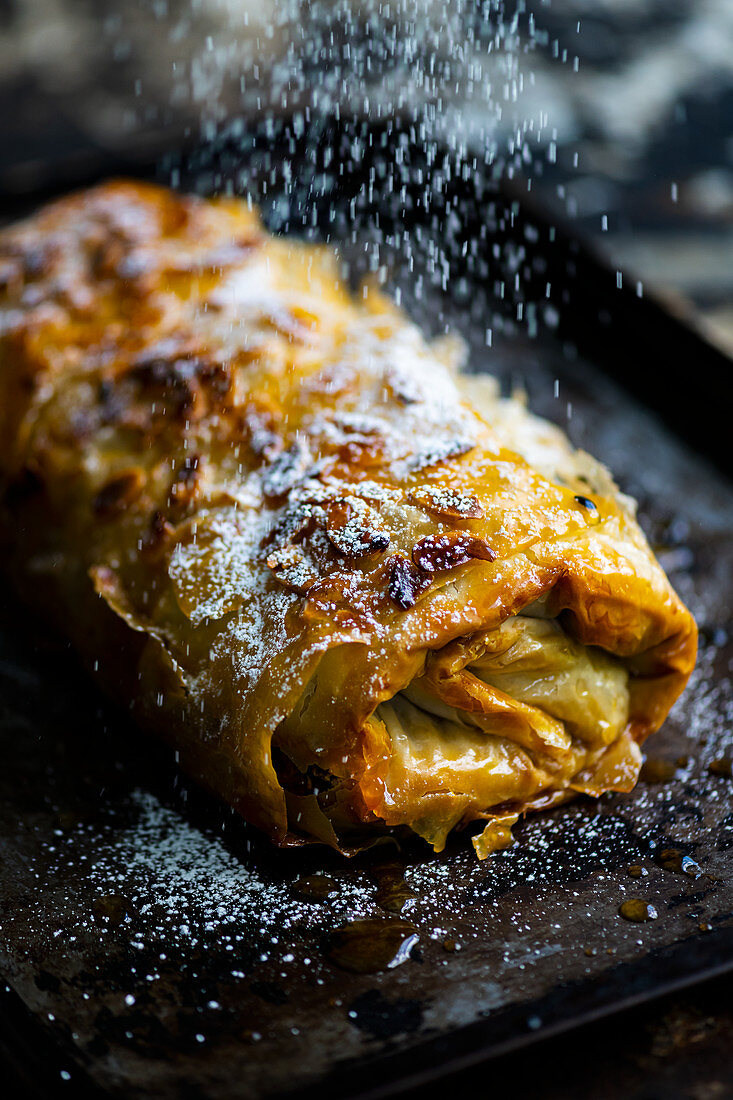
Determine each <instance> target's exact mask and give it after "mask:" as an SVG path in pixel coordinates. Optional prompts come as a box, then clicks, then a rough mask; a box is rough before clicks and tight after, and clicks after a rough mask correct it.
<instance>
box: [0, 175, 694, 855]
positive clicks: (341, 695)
mask: <svg viewBox="0 0 733 1100" xmlns="http://www.w3.org/2000/svg"><path fill="white" fill-rule="evenodd" d="M460 357H461V349H460V345H459V343H458V342H457V341H451V340H439V341H435V342H432V343H430V342H428V341H427V340H426V339H425V338H424V337H423V336H422V335H421V333H420V331H419V330H418V329H417V328H416V327H415V326H414V325H413V324H411V323H410V322H409V321H408V320H407V318H406V317H405V316H404V315H403V313H401V312H400V310H399V309H397V308H396V307H395V306H394V305H393V304H391V303H390V302H389V301H388V300H387V299H386V298H385V297H383V296H382V295H381V294H380V293H379V292H377V291H375V290H371V289H367V288H365V289H364V290H363V291H360V292H359V293H358V294H357V295H356V296H352V295H351V294H350V293H349V291H348V289H347V287H346V286H345V285H344V284H343V281H342V280H341V278H340V276H339V271H338V267H337V265H336V262H335V259H334V256H333V255H332V254H331V253H330V252H329V251H327V250H324V249H321V248H316V247H313V246H311V245H305V244H299V243H294V242H293V241H291V240H283V239H278V238H275V237H272V236H270V235H268V234H267V233H266V232H265V231H264V230H263V228H262V227H261V225H260V222H259V220H258V218H257V216H256V214H255V213H253V212H252V210H251V209H250V208H249V207H248V205H247V203H246V202H244V201H239V200H231V199H225V200H214V201H204V200H201V199H198V198H192V197H186V196H181V195H177V194H174V193H173V192H171V191H168V190H166V189H164V188H158V187H153V186H145V185H140V184H135V183H125V182H121V183H110V184H107V185H105V186H101V187H98V188H96V189H94V190H91V191H87V192H84V193H82V194H78V195H75V196H72V197H70V198H67V199H64V200H62V201H60V202H56V203H54V204H52V205H51V206H48V207H47V208H46V209H44V210H42V211H41V212H40V213H39V214H38V215H37V216H35V217H33V218H31V219H30V220H29V221H26V222H24V223H22V224H20V225H17V226H14V227H12V228H10V229H8V230H5V231H4V232H3V233H2V234H1V235H0V477H1V479H2V486H1V489H0V492H1V494H2V516H1V531H2V545H3V560H4V561H5V563H6V565H7V571H8V574H9V576H10V578H11V580H12V583H13V585H14V586H15V588H16V590H17V591H18V592H19V594H20V596H21V598H23V599H25V600H26V601H29V602H30V603H32V604H33V606H34V607H35V608H39V609H41V610H42V611H43V613H44V614H46V615H47V616H50V617H51V618H52V619H53V620H54V621H55V623H56V624H57V626H60V627H61V629H62V630H63V631H65V632H66V634H67V635H68V636H69V638H70V639H71V641H72V642H73V644H74V645H75V646H76V647H77V649H78V650H79V652H80V653H81V654H82V656H83V657H84V659H85V661H86V663H87V664H88V665H89V666H90V667H92V668H94V669H95V670H97V672H98V674H99V676H100V677H101V678H102V679H103V681H104V683H105V684H106V686H107V688H108V689H109V690H111V691H112V692H113V693H114V694H115V696H116V697H117V699H119V700H121V701H122V702H123V703H124V704H125V705H128V706H129V707H130V709H131V710H132V712H133V713H134V715H135V716H136V718H137V720H138V721H139V723H140V724H141V725H142V726H143V727H145V728H148V729H151V730H154V731H156V732H157V733H158V734H160V735H161V736H162V737H163V738H165V739H166V741H168V742H169V743H170V744H171V745H172V746H173V747H174V748H175V749H176V750H177V753H178V754H179V759H180V762H181V766H182V767H183V768H184V769H185V770H186V771H187V772H189V773H190V774H191V775H192V776H194V777H195V778H196V779H197V780H199V781H200V782H201V783H203V784H204V785H205V786H206V787H208V788H209V789H210V790H211V791H213V792H215V793H216V794H217V795H219V796H220V797H221V798H222V799H224V800H226V801H227V802H228V803H230V804H231V805H232V806H234V807H235V808H236V809H237V810H238V811H239V812H240V813H241V814H242V816H243V817H244V818H246V819H247V820H248V821H249V822H251V823H253V824H254V825H256V826H258V827H259V828H260V829H263V830H264V831H265V832H266V833H267V834H269V836H270V837H271V838H272V839H273V840H274V841H275V842H276V843H278V844H281V845H286V844H296V843H302V842H304V841H306V840H311V841H312V840H319V841H322V842H325V843H327V844H330V845H332V846H334V847H338V848H340V849H342V850H345V851H349V850H353V849H356V848H358V847H360V846H363V845H364V844H366V843H369V842H370V841H371V840H372V839H373V838H374V837H377V836H379V835H384V834H385V833H390V832H392V833H398V834H400V833H402V834H405V833H408V832H409V831H410V830H411V831H412V833H417V834H418V835H419V836H421V837H423V838H424V839H425V840H426V841H428V843H429V844H431V845H432V846H433V847H434V848H435V850H436V851H439V850H441V849H442V848H443V846H444V845H445V842H446V837H447V835H448V834H449V833H450V831H451V830H452V829H454V828H456V827H461V826H465V825H467V824H468V823H470V822H475V821H480V822H483V823H484V827H483V831H482V832H479V833H478V834H477V835H476V836H475V837H474V844H475V847H476V850H477V851H478V853H479V855H485V854H486V853H487V852H489V851H491V850H492V849H494V848H497V847H501V846H503V845H505V844H507V843H508V842H509V840H510V836H511V834H510V827H511V825H512V823H513V822H514V821H515V820H516V819H517V816H518V815H519V814H521V813H524V812H525V811H527V810H530V809H539V808H541V807H546V806H551V805H554V804H556V803H558V802H561V801H563V800H565V799H567V798H569V797H572V796H573V795H574V794H575V793H576V792H585V793H588V794H592V795H600V794H601V793H602V792H604V791H628V790H629V789H630V788H631V787H632V786H633V785H634V783H635V781H636V778H637V773H638V770H639V763H640V750H639V745H640V744H641V743H642V741H643V740H644V738H646V737H647V736H648V735H649V734H650V733H653V732H654V731H655V730H656V729H658V728H659V726H660V725H661V724H662V722H663V721H664V718H665V716H666V714H667V712H668V711H669V708H670V707H671V705H672V703H673V702H674V700H675V699H676V698H677V696H678V695H679V693H680V691H681V690H682V688H683V687H684V685H685V682H686V680H687V678H688V676H689V674H690V671H691V669H692V666H693V663H694V660H695V651H696V630H695V624H694V622H693V620H692V617H691V616H690V614H689V612H688V611H687V610H686V608H685V607H684V606H683V604H682V603H681V602H680V600H679V598H678V597H677V595H676V594H675V592H674V591H673V589H672V588H671V586H670V584H669V582H668V580H667V578H666V577H665V575H664V573H663V572H662V570H661V568H660V567H659V565H658V564H657V562H656V561H655V559H654V556H653V554H652V553H651V550H650V549H649V546H648V545H647V542H646V541H645V539H644V536H643V534H642V533H641V531H640V529H639V527H638V525H637V523H636V521H635V519H634V506H633V502H632V501H631V500H629V499H628V498H627V497H624V496H623V495H622V494H621V493H620V492H619V491H618V489H617V488H616V486H615V485H614V483H613V481H612V480H611V477H610V476H609V474H608V473H607V472H606V470H605V469H604V468H603V467H602V466H601V465H599V463H597V462H595V461H594V460H593V459H592V458H590V457H589V456H588V455H587V454H584V453H582V452H580V451H576V450H574V449H573V448H572V447H571V446H570V444H569V443H568V441H567V440H566V438H565V437H564V435H563V434H562V433H561V432H560V431H559V430H558V429H556V428H554V427H552V426H551V425H549V424H547V423H545V422H544V421H541V420H539V419H537V418H535V417H533V416H532V415H531V414H530V413H528V412H527V411H526V409H525V408H524V407H523V406H522V405H521V403H519V402H518V401H515V400H506V399H502V398H500V396H499V395H498V393H497V390H496V387H495V385H494V383H493V382H492V381H491V380H490V379H487V378H476V377H471V376H470V375H463V374H461V372H460V370H459V364H458V360H459V359H460Z"/></svg>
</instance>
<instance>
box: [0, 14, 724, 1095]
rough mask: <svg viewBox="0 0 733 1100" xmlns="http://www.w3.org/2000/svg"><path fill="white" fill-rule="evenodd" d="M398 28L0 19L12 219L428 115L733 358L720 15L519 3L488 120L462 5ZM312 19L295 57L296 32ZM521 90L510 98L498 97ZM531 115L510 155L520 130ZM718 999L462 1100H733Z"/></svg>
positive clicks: (166, 17)
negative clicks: (523, 185) (317, 112)
mask: <svg viewBox="0 0 733 1100" xmlns="http://www.w3.org/2000/svg"><path fill="white" fill-rule="evenodd" d="M449 6H450V5H449ZM408 7H409V6H408V5H406V4H399V3H398V4H397V5H396V8H395V10H396V11H397V14H396V16H395V17H394V20H393V22H394V24H395V26H396V29H397V31H398V39H399V40H400V42H401V43H402V46H401V47H400V48H397V49H396V50H395V51H394V52H393V53H388V54H386V55H385V54H384V52H383V51H380V49H379V48H378V45H375V42H377V43H378V41H379V34H374V33H372V34H369V33H367V29H368V27H369V18H368V17H369V10H370V9H369V5H367V4H359V3H353V4H352V5H350V12H349V13H348V14H345V5H343V4H341V5H339V4H327V3H326V4H322V5H321V6H320V9H319V10H318V12H316V13H315V14H314V13H313V12H312V11H310V10H309V9H308V6H306V5H303V6H302V8H301V9H300V19H299V17H298V11H299V5H297V4H295V3H292V4H277V5H275V4H272V3H268V0H259V2H257V0H242V2H240V3H237V2H235V0H228V2H225V0H203V2H200V3H198V4H196V5H193V4H191V3H182V2H176V0H171V2H168V3H164V2H162V0H160V2H157V3H156V0H146V2H129V3H124V4H113V3H103V2H98V0H0V195H1V196H3V198H4V201H5V204H6V210H10V209H12V208H13V207H14V206H15V205H17V203H18V202H19V200H24V199H26V198H28V199H31V200H32V199H33V196H35V195H36V194H40V193H48V192H52V191H55V190H57V189H63V188H64V187H66V186H71V185H76V184H82V183H85V182H86V181H87V180H89V179H92V178H95V177H96V176H98V175H99V174H100V172H104V171H106V170H108V169H109V170H111V171H125V172H131V173H134V172H135V171H137V170H141V169H143V168H144V169H145V170H146V171H148V170H149V169H150V167H151V165H152V164H154V163H155V162H156V161H157V160H158V158H159V156H160V155H161V154H162V153H164V152H169V151H171V150H175V149H177V148H181V147H184V146H185V147H187V148H195V147H196V146H197V145H200V144H202V143H203V144H205V143H206V141H207V140H208V139H209V138H210V137H211V136H212V134H214V133H215V132H217V131H220V130H221V129H222V128H226V127H227V126H231V124H232V122H233V121H234V120H237V119H244V120H250V119H252V118H253V117H262V116H263V115H264V114H265V113H267V111H270V112H271V113H273V114H275V115H278V114H279V113H280V112H283V111H285V110H287V109H291V108H292V107H293V106H295V107H296V108H298V109H299V108H301V107H302V105H303V104H304V103H306V104H307V103H308V102H312V93H313V90H314V88H315V89H322V88H323V87H327V88H328V89H329V94H331V95H332V100H331V103H333V102H334V101H338V102H339V103H340V104H341V106H342V109H344V110H347V111H353V112H354V113H355V114H360V113H362V112H363V110H364V98H365V97H367V98H369V97H371V102H372V104H375V103H376V104H377V109H378V110H379V111H380V112H381V114H382V116H383V117H384V116H385V115H387V116H388V115H389V113H390V111H391V110H394V111H395V113H400V114H401V115H403V116H404V115H405V113H407V114H408V115H410V113H412V114H413V115H414V116H415V117H416V118H417V119H419V120H422V121H423V122H426V124H427V137H428V140H433V139H435V140H438V139H442V138H444V137H445V130H444V129H441V127H440V123H439V120H437V121H436V119H435V113H434V112H433V114H431V112H430V108H431V107H434V106H435V105H436V104H437V103H439V102H440V104H442V106H443V107H446V106H448V107H449V110H448V111H447V112H446V113H447V114H448V113H450V111H453V112H454V115H452V116H451V117H455V118H457V119H459V121H461V120H462V121H463V122H464V123H465V133H463V134H461V140H462V141H463V142H464V144H465V149H466V153H465V159H466V162H467V163H470V161H471V156H472V155H474V154H476V153H479V154H480V153H481V152H482V151H485V150H486V149H487V148H491V150H492V156H493V158H494V161H495V164H496V165H497V168H498V170H501V171H503V172H505V173H507V174H509V175H513V176H514V177H515V179H516V177H517V176H521V178H522V179H523V180H524V179H531V181H532V190H533V193H534V196H535V198H538V199H539V201H540V202H541V203H543V204H544V205H545V206H546V207H548V208H550V209H552V210H556V211H557V212H558V214H560V215H562V216H563V217H564V218H569V219H570V220H571V221H572V223H573V225H574V227H575V229H576V231H577V232H578V233H579V234H582V235H583V236H586V237H589V238H590V239H591V240H592V241H593V242H594V243H595V245H596V246H597V247H598V248H600V249H601V251H602V252H603V254H604V255H606V256H607V257H608V259H609V263H610V264H611V265H612V266H615V267H617V268H619V269H621V270H623V272H624V278H626V279H632V280H639V281H640V282H641V283H642V286H643V288H644V290H647V289H653V290H654V291H655V293H656V294H657V295H659V296H662V297H663V298H664V300H666V301H667V302H668V303H669V304H670V305H671V306H673V307H674V308H675V309H676V308H686V307H687V304H692V306H693V307H694V309H695V310H696V312H697V315H698V317H699V318H700V319H701V321H702V324H703V325H704V326H705V330H706V331H707V332H708V334H709V335H710V338H711V339H712V340H714V341H716V342H717V343H718V344H719V345H720V346H721V347H724V348H727V349H729V350H733V3H731V2H730V0H636V2H629V0H552V2H551V3H549V4H548V3H542V2H540V0H534V2H531V3H529V4H528V5H527V8H528V11H527V12H525V13H524V14H523V15H522V16H521V18H520V20H519V24H518V27H517V30H516V32H514V31H508V32H507V37H505V39H504V42H505V46H504V47H503V48H502V49H500V50H499V51H498V53H497V54H496V55H495V57H494V59H492V60H491V62H490V64H487V72H489V74H490V76H491V79H492V81H493V84H494V87H495V89H496V90H497V91H496V95H497V96H498V98H499V100H500V101H501V104H502V111H501V117H499V116H498V112H496V111H495V110H493V109H492V107H491V106H490V105H488V104H486V103H484V102H483V100H482V99H481V96H480V95H477V94H476V92H475V90H474V89H473V88H472V84H471V78H470V72H469V70H470V65H471V58H472V57H473V56H475V54H476V53H477V52H480V51H479V47H480V45H481V42H482V41H485V40H486V39H487V38H488V37H490V34H489V28H488V24H487V22H486V21H482V20H481V19H480V18H479V17H478V16H477V14H476V11H477V9H476V8H475V6H472V5H465V4H464V5H461V4H459V3H456V4H453V5H452V10H450V11H448V12H446V6H445V5H443V4H434V5H432V6H430V7H431V8H432V10H431V11H429V12H428V14H427V16H426V18H425V21H424V24H423V25H421V28H420V33H418V34H416V35H415V36H414V37H413V39H412V40H411V43H412V45H411V49H410V51H407V52H406V51H405V49H404V43H405V42H406V41H407V38H408V31H409V30H410V29H411V27H412V23H411V21H410V20H411V12H410V11H409V10H408ZM509 9H510V5H509V4H507V5H505V10H504V17H505V25H506V24H507V23H510V16H511V11H510V10H509ZM500 14H501V13H500V12H499V10H498V7H497V9H496V10H495V11H494V12H493V14H492V15H491V19H490V20H489V21H488V22H489V23H491V25H492V26H493V25H496V24H497V22H499V21H500ZM245 16H247V22H246V23H245ZM530 17H532V18H530ZM308 20H311V21H312V26H311V30H312V35H311V37H310V42H311V45H310V46H304V45H303V40H304V38H303V35H302V34H300V33H297V34H296V29H300V26H301V25H302V26H306V27H307V26H308ZM379 30H380V32H384V27H383V26H380V28H379ZM332 32H335V33H334V40H335V42H336V44H337V46H338V47H339V48H338V49H335V48H334V49H332V52H331V53H330V54H329V53H328V51H326V54H325V55H321V54H320V53H319V54H318V56H314V52H313V47H312V42H313V41H316V42H319V43H322V42H323V41H324V40H326V39H328V40H329V41H330V36H331V33H332ZM482 36H483V37H482ZM305 39H306V40H308V35H306V36H305ZM345 43H349V44H350V45H351V46H352V47H353V53H352V54H351V56H349V55H348V54H345V53H344V50H343V46H344V44H345ZM456 43H457V46H456ZM508 44H510V46H509V45H508ZM293 45H294V46H295V52H294V53H293V52H292V50H291V49H290V47H292V46H293ZM510 47H511V48H510ZM329 49H331V47H329ZM435 58H437V59H438V61H439V62H440V63H445V64H446V65H448V66H449V68H450V76H448V75H447V74H445V73H444V76H443V79H442V83H441V82H440V81H439V86H431V87H426V86H423V85H421V82H420V80H419V79H416V74H417V75H418V76H419V75H422V74H423V73H424V72H425V71H427V70H429V69H430V67H431V59H435ZM575 58H577V59H578V64H577V68H576V66H575V63H574V61H575ZM365 59H367V60H368V61H369V62H371V63H372V64H370V65H366V64H365V66H364V69H363V70H361V69H359V65H360V64H361V63H362V62H364V60H365ZM255 66H257V67H258V73H257V74H255V71H254V67H255ZM435 67H436V66H435V65H433V68H435ZM437 68H438V70H440V64H438V66H437ZM520 73H521V74H522V75H523V77H524V81H523V85H524V86H523V90H519V91H518V94H517V99H516V100H515V99H514V98H513V93H512V92H511V90H510V92H509V94H508V96H507V97H505V95H504V92H503V90H502V89H503V86H504V84H505V83H506V82H508V83H509V84H511V83H512V81H516V78H517V76H518V74H520ZM242 74H244V75H245V77H246V80H245V85H246V87H245V90H244V92H243V91H242V88H241V81H240V79H239V78H240V76H241V75H242ZM530 74H531V79H530ZM329 75H331V76H333V80H331V81H329V79H328V77H329ZM283 88H284V89H285V93H283ZM401 88H408V89H409V92H410V94H409V95H405V96H404V97H401V94H400V91H399V90H400V89H401ZM283 94H284V95H285V99H283ZM258 97H259V107H258V102H257V101H258ZM380 97H381V98H380ZM543 115H545V116H546V118H545V119H544V120H542V124H541V125H538V127H537V128H536V129H535V130H532V131H528V132H526V133H525V134H524V136H523V141H522V142H520V144H519V147H517V145H516V143H515V142H514V136H513V135H514V134H515V132H516V125H517V120H519V122H520V123H522V122H523V121H526V120H537V119H541V116H543ZM538 130H539V131H540V133H539V136H538V135H537V131H538ZM518 148H519V151H518ZM713 396H714V397H716V396H719V397H720V399H723V400H725V399H728V397H727V395H713ZM731 984H732V983H731V980H730V978H722V979H718V980H717V981H716V982H714V983H708V984H707V985H705V986H702V987H700V988H699V989H697V990H694V991H690V992H688V993H686V994H685V993H681V994H678V995H676V996H674V997H671V998H666V999H665V1000H664V1001H662V1002H658V1003H656V1004H654V1005H650V1006H646V1007H643V1008H640V1009H636V1010H634V1011H633V1012H632V1013H629V1014H626V1015H625V1016H624V1017H622V1018H619V1019H617V1020H615V1021H613V1022H604V1023H602V1024H596V1025H593V1026H591V1027H590V1028H589V1029H586V1030H585V1031H584V1032H575V1033H573V1034H572V1035H570V1036H567V1037H564V1038H561V1039H557V1038H556V1039H553V1040H550V1041H549V1042H545V1043H544V1044H541V1045H538V1046H537V1047H535V1048H534V1049H533V1050H532V1051H531V1052H530V1053H529V1054H523V1055H520V1056H519V1057H516V1056H515V1057H513V1058H506V1059H503V1060H502V1061H500V1062H499V1063H496V1064H494V1065H492V1067H491V1069H490V1070H487V1071H486V1073H485V1074H481V1073H478V1074H477V1073H476V1071H472V1073H471V1080H469V1076H468V1073H466V1074H464V1075H462V1076H460V1077H459V1078H457V1079H456V1080H455V1082H454V1084H455V1087H468V1086H469V1085H471V1087H475V1081H476V1080H482V1081H483V1083H484V1087H485V1088H486V1090H487V1091H488V1088H489V1087H491V1089H492V1091H494V1090H495V1089H496V1088H501V1089H503V1090H508V1089H511V1090H512V1092H513V1093H515V1094H516V1095H519V1096H524V1095H527V1096H529V1095H537V1096H542V1097H544V1098H546V1100H555V1098H557V1100H561V1098H562V1100H565V1098H574V1097H588V1098H596V1100H603V1098H609V1100H610V1098H613V1100H615V1098H617V1097H621V1096H623V1097H625V1098H629V1100H656V1098H657V1097H660V1098H661V1097H670V1098H675V1100H677V1098H679V1100H683V1098H684V1100H718V1098H724V1097H728V1096H732V1095H733V1012H732V1010H731V1003H732V1002H733V998H731V992H732V990H731ZM440 1087H441V1090H443V1089H447V1088H450V1087H452V1085H447V1084H442V1085H441V1086H440ZM421 1095H424V1090H421Z"/></svg>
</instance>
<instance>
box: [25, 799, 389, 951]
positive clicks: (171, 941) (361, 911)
mask: <svg viewBox="0 0 733 1100" xmlns="http://www.w3.org/2000/svg"><path fill="white" fill-rule="evenodd" d="M131 808H132V809H133V810H134V811H135V814H136V820H135V821H134V823H133V824H132V825H130V826H129V827H128V828H125V829H122V830H118V829H115V828H111V829H108V830H106V831H103V832H102V833H101V834H100V835H99V836H98V837H97V838H96V845H97V850H98V854H97V856H96V857H95V859H94V862H93V865H91V866H90V867H89V870H88V872H87V873H88V876H89V888H90V889H91V891H92V892H93V893H94V894H95V895H100V894H101V895H103V896H104V895H124V897H125V898H126V899H127V900H128V903H129V912H130V913H131V914H133V915H134V920H133V926H134V927H135V931H136V940H135V942H136V943H138V944H139V946H140V948H141V949H142V948H145V947H150V946H151V945H152V944H153V942H160V943H164V944H165V947H166V951H167V952H170V950H175V949H176V948H177V947H183V946H187V947H190V946H192V945H195V944H196V942H204V941H205V940H207V939H208V938H209V937H210V934H211V933H214V934H217V933H219V934H220V936H221V940H222V942H224V943H226V944H229V943H232V944H234V943H236V942H239V941H241V940H242V938H243V937H245V938H246V937H247V935H249V934H250V933H251V932H252V930H253V929H256V931H257V934H258V935H259V936H262V935H265V934H267V935H268V937H269V943H270V946H271V947H278V946H280V945H283V946H282V952H283V954H280V952H279V951H276V952H275V956H277V958H278V959H279V960H280V962H281V963H292V962H293V961H294V960H295V958H296V954H295V952H299V951H300V948H299V946H298V938H297V933H299V932H301V931H303V930H304V929H311V930H316V931H317V930H318V929H330V928H332V927H333V926H335V924H336V923H338V922H339V921H340V920H343V919H351V918H358V917H366V916H374V915H379V912H380V911H379V909H378V908H377V907H376V905H375V903H374V901H373V893H374V891H373V885H371V884H369V883H368V881H365V882H364V883H362V882H361V881H355V880H354V878H353V877H351V876H350V877H349V879H348V881H347V880H341V881H340V882H339V889H338V891H337V892H336V893H335V894H334V895H333V897H332V898H331V899H329V905H328V906H327V907H326V906H314V905H311V904H308V903H305V902H299V901H298V900H297V899H296V898H294V897H293V894H292V892H291V889H290V883H289V882H288V881H285V880H284V879H282V878H277V879H276V880H274V881H273V880H271V879H270V878H268V877H267V876H264V875H261V874H259V873H258V872H257V870H256V869H255V868H254V867H251V866H248V865H246V864H245V863H243V862H242V860H241V859H240V858H238V857H237V856H235V855H234V854H233V853H232V852H230V851H229V849H228V848H227V847H226V845H225V843H224V842H223V841H222V840H221V839H219V838H216V837H212V836H210V835H206V834H204V833H202V832H201V831H200V830H199V829H197V828H196V827H195V826H193V825H191V824H190V823H189V822H187V821H186V820H185V819H184V818H183V817H181V816H180V814H178V813H177V812H176V811H174V810H172V809H170V808H168V807H166V806H163V805H162V804H161V803H160V802H159V801H158V800H157V799H156V798H155V797H154V796H153V795H151V794H149V793H147V792H141V791H137V792H135V793H134V794H133V796H132V805H131ZM74 840H75V838H74V836H73V835H72V836H70V837H69V846H70V847H71V848H72V849H73V847H74ZM46 851H47V854H52V853H51V852H50V849H47V850H46ZM69 862H70V863H72V864H73V857H72V860H70V861H69ZM77 869H78V865H77ZM50 871H51V873H53V865H52V866H51V868H50ZM140 917H143V918H144V920H142V921H139V918H140ZM78 920H79V923H80V925H83V924H84V922H85V917H84V915H83V914H79V915H78ZM69 931H71V930H70V929H68V928H67V934H68V932H69ZM290 933H295V935H294V937H293V939H292V941H291V940H289V939H288V936H289V934H290ZM266 953H267V954H270V953H271V952H270V951H269V950H268V952H266ZM309 965H310V962H309Z"/></svg>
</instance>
